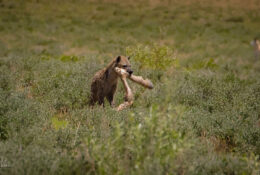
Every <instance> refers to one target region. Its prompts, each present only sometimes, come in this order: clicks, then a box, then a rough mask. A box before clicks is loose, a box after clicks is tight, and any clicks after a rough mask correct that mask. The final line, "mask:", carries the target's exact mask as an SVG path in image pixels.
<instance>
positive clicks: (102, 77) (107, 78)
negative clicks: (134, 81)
mask: <svg viewBox="0 0 260 175" xmlns="http://www.w3.org/2000/svg"><path fill="white" fill-rule="evenodd" d="M129 59H130V57H125V56H118V57H116V58H114V59H113V60H112V61H111V62H110V64H108V66H107V67H105V68H104V69H102V70H100V71H98V72H97V73H96V74H95V75H94V77H93V79H92V83H91V96H90V105H91V106H93V105H95V104H96V102H98V104H99V105H104V99H105V97H106V99H107V100H108V101H109V103H110V105H111V106H114V94H115V92H116V88H117V82H118V74H117V73H116V72H115V70H114V68H115V67H119V68H122V69H125V70H126V71H127V72H128V73H129V74H130V75H131V74H132V73H133V71H132V69H131V64H130V62H129Z"/></svg>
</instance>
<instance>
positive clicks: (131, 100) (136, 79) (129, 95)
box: [115, 67, 153, 111]
mask: <svg viewBox="0 0 260 175" xmlns="http://www.w3.org/2000/svg"><path fill="white" fill-rule="evenodd" d="M115 71H116V72H117V74H118V75H119V76H120V77H121V80H122V82H123V85H124V88H125V91H126V93H125V102H124V103H122V104H120V105H119V106H118V107H117V108H116V110H117V111H121V110H123V109H125V108H127V107H129V106H131V105H132V104H133V103H134V97H133V92H132V90H131V88H130V86H129V85H128V83H127V81H126V78H129V79H130V80H132V81H134V82H136V83H138V84H140V85H142V86H144V87H146V88H149V89H152V88H153V84H152V82H151V81H150V80H148V79H146V80H144V79H143V77H141V76H135V75H129V73H128V72H127V71H125V70H124V69H120V68H117V67H116V68H115Z"/></svg>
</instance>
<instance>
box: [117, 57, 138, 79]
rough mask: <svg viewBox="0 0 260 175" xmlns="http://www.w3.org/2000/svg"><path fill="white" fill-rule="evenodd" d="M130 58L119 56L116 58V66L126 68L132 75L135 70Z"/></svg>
mask: <svg viewBox="0 0 260 175" xmlns="http://www.w3.org/2000/svg"><path fill="white" fill-rule="evenodd" d="M129 60H130V57H125V56H118V57H117V58H116V60H115V63H116V64H115V66H116V67H118V68H121V69H125V70H126V71H127V72H128V73H129V74H130V75H131V74H132V73H133V72H134V71H133V70H132V69H131V64H130V62H129Z"/></svg>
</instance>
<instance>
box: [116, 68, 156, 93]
mask: <svg viewBox="0 0 260 175" xmlns="http://www.w3.org/2000/svg"><path fill="white" fill-rule="evenodd" d="M115 71H116V73H118V74H119V75H120V76H121V75H123V74H124V76H126V77H127V78H129V79H130V80H132V81H133V82H135V83H137V84H140V85H142V86H144V87H145V88H148V89H153V83H152V82H151V81H150V80H148V79H143V77H141V76H136V75H133V74H132V75H129V73H128V72H126V70H124V69H120V68H118V67H116V68H115Z"/></svg>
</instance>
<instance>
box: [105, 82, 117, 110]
mask: <svg viewBox="0 0 260 175" xmlns="http://www.w3.org/2000/svg"><path fill="white" fill-rule="evenodd" d="M116 88H117V84H115V85H113V86H112V88H111V91H110V92H109V93H108V95H107V96H106V98H107V100H108V102H109V104H110V106H111V107H114V106H115V102H114V94H115V92H116Z"/></svg>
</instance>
